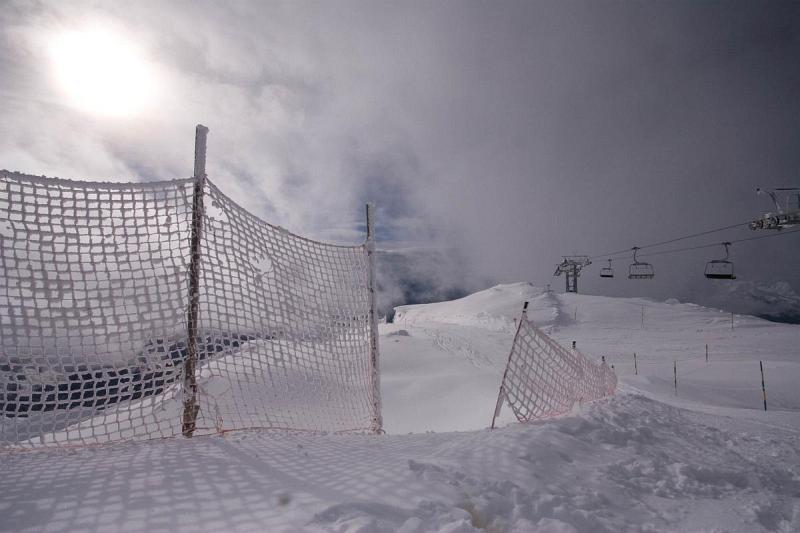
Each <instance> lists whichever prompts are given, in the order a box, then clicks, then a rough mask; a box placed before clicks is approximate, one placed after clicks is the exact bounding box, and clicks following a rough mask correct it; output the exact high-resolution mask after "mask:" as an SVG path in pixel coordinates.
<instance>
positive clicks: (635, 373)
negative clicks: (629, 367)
mask: <svg viewBox="0 0 800 533" xmlns="http://www.w3.org/2000/svg"><path fill="white" fill-rule="evenodd" d="M633 373H634V375H637V376H638V375H639V366H638V365H637V364H636V352H633Z"/></svg>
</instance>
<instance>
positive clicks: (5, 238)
mask: <svg viewBox="0 0 800 533" xmlns="http://www.w3.org/2000/svg"><path fill="white" fill-rule="evenodd" d="M191 206H192V180H180V181H170V182H161V183H149V184H115V183H84V182H75V181H68V180H61V179H48V178H41V177H35V176H27V175H23V174H18V173H11V172H7V171H0V336H1V337H2V338H1V339H0V345H1V346H0V350H2V351H1V352H0V446H2V445H23V446H25V445H40V444H48V443H96V442H108V441H113V440H120V439H125V438H152V437H162V436H170V435H175V434H179V433H180V416H181V405H180V399H179V398H177V397H176V396H177V394H178V382H179V381H180V380H179V379H178V378H179V377H180V369H181V366H182V364H181V361H182V358H183V357H185V354H186V339H185V333H184V332H185V322H186V301H187V284H186V272H187V262H188V258H189V230H190V222H191Z"/></svg>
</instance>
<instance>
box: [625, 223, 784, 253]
mask: <svg viewBox="0 0 800 533" xmlns="http://www.w3.org/2000/svg"><path fill="white" fill-rule="evenodd" d="M793 233H800V229H796V230H791V231H781V232H780V233H772V234H769V235H757V236H755V237H746V238H743V239H736V240H731V241H727V242H728V243H730V244H736V243H740V242H747V241H756V240H759V239H768V238H771V237H780V236H782V235H791V234H793ZM720 245H721V243H718V242H714V243H709V244H701V245H697V246H686V247H684V248H675V249H672V250H662V251H658V252H649V253H645V254H639V257H655V256H657V255H667V254H674V253H679V252H688V251H690V250H701V249H703V248H713V247H716V246H720ZM628 252H630V250H628ZM631 257H632V255H631Z"/></svg>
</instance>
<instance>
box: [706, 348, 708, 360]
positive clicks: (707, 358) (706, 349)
mask: <svg viewBox="0 0 800 533" xmlns="http://www.w3.org/2000/svg"><path fill="white" fill-rule="evenodd" d="M706 363H708V344H706Z"/></svg>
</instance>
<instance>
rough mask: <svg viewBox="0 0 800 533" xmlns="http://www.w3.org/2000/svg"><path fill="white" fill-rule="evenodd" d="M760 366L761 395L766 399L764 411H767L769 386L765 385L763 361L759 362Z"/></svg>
mask: <svg viewBox="0 0 800 533" xmlns="http://www.w3.org/2000/svg"><path fill="white" fill-rule="evenodd" d="M758 366H759V368H760V369H761V395H762V396H763V398H764V410H765V411H766V410H767V386H766V385H765V384H764V363H762V362H761V361H759V362H758Z"/></svg>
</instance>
